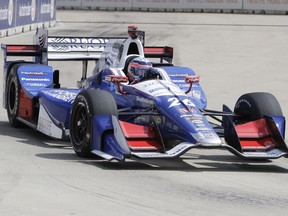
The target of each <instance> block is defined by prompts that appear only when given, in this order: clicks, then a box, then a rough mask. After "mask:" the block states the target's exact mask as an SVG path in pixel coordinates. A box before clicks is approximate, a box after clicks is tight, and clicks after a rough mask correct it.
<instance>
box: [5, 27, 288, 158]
mask: <svg viewBox="0 0 288 216" xmlns="http://www.w3.org/2000/svg"><path fill="white" fill-rule="evenodd" d="M144 42H145V32H144V31H140V30H138V28H137V27H136V26H129V27H128V36H127V37H126V38H122V37H93V38H89V37H53V36H48V31H47V30H45V29H37V32H36V34H35V36H34V44H33V45H17V44H13V45H11V44H10V45H9V44H2V50H3V51H4V79H3V82H4V83H3V84H4V85H3V86H4V88H3V107H4V108H5V109H7V114H8V119H9V122H10V124H11V125H12V126H13V127H21V126H23V125H26V126H29V127H31V128H33V129H35V130H37V131H40V132H42V133H44V134H46V135H48V136H50V137H53V138H56V139H63V140H70V141H71V144H72V146H73V149H74V151H75V153H76V154H77V155H79V156H81V157H91V156H93V155H97V156H99V157H101V158H103V159H106V160H108V161H111V160H119V161H124V160H125V159H126V158H141V159H149V158H175V157H180V156H181V155H183V154H184V153H185V152H187V151H188V150H190V149H192V148H225V149H228V150H229V151H230V152H232V153H233V154H235V155H237V156H239V157H242V158H246V159H257V160H266V159H276V158H280V157H282V156H285V157H287V154H288V148H287V144H286V143H285V117H284V116H283V114H282V110H281V107H280V105H279V102H278V101H277V99H276V98H275V97H274V96H273V95H272V94H270V93H265V92H255V93H247V94H244V95H242V96H241V97H239V99H238V100H237V102H236V104H235V107H234V110H233V111H232V110H231V109H229V108H228V107H227V106H225V105H223V110H222V111H215V110H208V109H206V107H207V99H206V96H205V93H204V91H203V89H202V87H201V85H200V83H199V80H200V78H199V76H197V75H196V73H195V72H194V71H193V70H192V69H190V68H188V67H182V66H176V65H174V63H173V48H172V47H169V46H163V47H149V46H146V45H145V43H144ZM11 56H12V57H13V58H10V57H11ZM15 56H18V57H23V58H22V59H20V60H15ZM27 56H32V57H33V60H32V61H31V60H25V58H24V57H27ZM137 58H142V59H143V58H144V59H149V61H147V62H149V67H148V69H147V70H145V72H144V73H143V74H142V75H141V76H139V77H138V78H139V79H136V80H134V81H133V80H132V81H131V80H130V77H129V73H128V72H129V68H130V67H131V68H132V66H133V65H132V62H133V61H134V66H135V64H136V63H137V62H136V63H135V59H137ZM50 61H80V62H81V61H82V64H83V70H82V73H81V77H80V76H79V77H80V80H79V81H77V85H75V87H74V88H65V87H61V84H60V82H59V70H57V69H54V68H53V67H52V66H49V64H48V63H49V62H50ZM89 61H93V62H96V66H95V68H94V70H93V75H92V76H90V77H87V70H88V69H87V68H88V67H87V65H88V62H89ZM138 63H139V62H138ZM131 65H132V66H131ZM131 68H130V69H131ZM130 75H131V74H130ZM135 81H137V82H135ZM75 82H76V81H75Z"/></svg>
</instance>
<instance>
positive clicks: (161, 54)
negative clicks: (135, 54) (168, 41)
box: [144, 46, 173, 63]
mask: <svg viewBox="0 0 288 216" xmlns="http://www.w3.org/2000/svg"><path fill="white" fill-rule="evenodd" d="M144 55H145V57H146V58H159V59H160V63H163V60H165V61H167V62H168V63H172V60H173V48H172V47H168V46H165V47H148V46H147V47H144Z"/></svg>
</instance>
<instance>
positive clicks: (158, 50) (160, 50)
mask: <svg viewBox="0 0 288 216" xmlns="http://www.w3.org/2000/svg"><path fill="white" fill-rule="evenodd" d="M167 51H169V52H173V49H172V50H167V48H166V47H144V53H145V54H152V55H153V54H155V55H161V54H164V53H167Z"/></svg>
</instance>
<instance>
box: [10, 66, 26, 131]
mask: <svg viewBox="0 0 288 216" xmlns="http://www.w3.org/2000/svg"><path fill="white" fill-rule="evenodd" d="M18 67H19V65H14V66H13V67H12V68H11V70H10V73H9V74H8V77H7V82H6V89H7V91H6V105H7V115H8V119H9V122H10V124H11V125H12V126H13V127H15V128H19V127H23V123H22V122H20V121H19V120H17V117H18V113H19V104H20V90H21V85H20V82H19V78H18V75H17V69H18Z"/></svg>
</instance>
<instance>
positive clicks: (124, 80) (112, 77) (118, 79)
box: [105, 75, 128, 94]
mask: <svg viewBox="0 0 288 216" xmlns="http://www.w3.org/2000/svg"><path fill="white" fill-rule="evenodd" d="M105 80H106V81H107V82H112V83H114V84H115V85H116V86H117V89H118V92H120V93H121V94H126V93H127V92H124V91H122V89H121V86H120V83H127V82H128V78H127V77H125V76H117V75H108V76H105Z"/></svg>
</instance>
